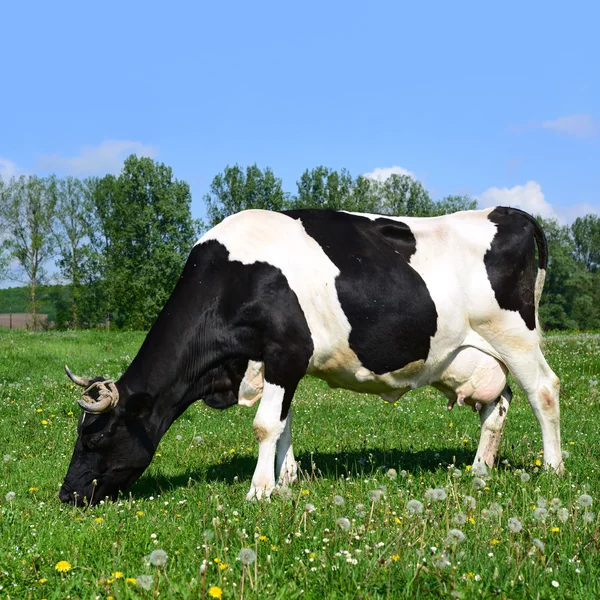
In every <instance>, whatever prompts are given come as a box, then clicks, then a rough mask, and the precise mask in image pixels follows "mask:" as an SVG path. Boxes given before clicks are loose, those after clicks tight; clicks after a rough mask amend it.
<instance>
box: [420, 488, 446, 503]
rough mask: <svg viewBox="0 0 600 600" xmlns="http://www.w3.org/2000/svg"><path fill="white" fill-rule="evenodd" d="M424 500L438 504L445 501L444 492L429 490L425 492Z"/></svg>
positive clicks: (440, 489) (439, 489) (443, 490)
mask: <svg viewBox="0 0 600 600" xmlns="http://www.w3.org/2000/svg"><path fill="white" fill-rule="evenodd" d="M425 498H426V499H427V500H431V501H433V502H440V501H442V500H445V499H446V490H445V489H444V488H429V489H428V490H427V491H426V492H425Z"/></svg>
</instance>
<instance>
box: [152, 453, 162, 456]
mask: <svg viewBox="0 0 600 600" xmlns="http://www.w3.org/2000/svg"><path fill="white" fill-rule="evenodd" d="M154 456H162V454H161V453H160V452H157V453H156V454H155V455H154Z"/></svg>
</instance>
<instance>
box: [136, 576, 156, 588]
mask: <svg viewBox="0 0 600 600" xmlns="http://www.w3.org/2000/svg"><path fill="white" fill-rule="evenodd" d="M135 583H136V585H137V586H138V587H141V588H142V589H143V590H151V589H152V584H153V583H154V580H153V579H152V576H151V575H138V576H137V577H136V578H135Z"/></svg>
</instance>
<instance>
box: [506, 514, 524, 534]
mask: <svg viewBox="0 0 600 600" xmlns="http://www.w3.org/2000/svg"><path fill="white" fill-rule="evenodd" d="M508 529H509V531H511V532H512V533H519V532H520V531H521V530H522V529H523V524H522V523H521V521H519V519H517V517H511V518H510V519H509V520H508Z"/></svg>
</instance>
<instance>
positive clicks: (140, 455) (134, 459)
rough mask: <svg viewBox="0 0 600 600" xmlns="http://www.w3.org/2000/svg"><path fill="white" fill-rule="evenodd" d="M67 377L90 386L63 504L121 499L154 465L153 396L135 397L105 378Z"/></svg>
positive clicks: (86, 390)
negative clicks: (119, 495)
mask: <svg viewBox="0 0 600 600" xmlns="http://www.w3.org/2000/svg"><path fill="white" fill-rule="evenodd" d="M65 370H66V372H67V375H68V376H69V377H70V379H71V380H72V381H73V382H75V383H76V384H78V385H80V386H82V387H84V391H83V393H82V395H81V398H79V399H78V401H77V402H78V404H79V405H80V406H81V408H82V409H83V411H82V413H81V416H80V418H79V423H78V425H77V441H76V443H75V450H74V451H73V457H72V459H71V464H70V465H69V470H68V471H67V475H66V477H65V480H64V483H63V486H62V488H61V490H60V492H59V494H58V497H59V498H60V499H61V500H62V501H63V502H74V503H77V504H83V503H84V502H88V503H90V504H96V503H97V502H99V501H100V500H103V499H104V498H106V497H109V498H111V499H114V498H116V496H117V494H118V493H119V490H124V489H126V488H127V487H129V486H130V485H131V484H132V483H133V482H134V481H136V479H138V477H139V476H140V475H141V474H142V473H143V472H144V470H145V469H146V467H147V466H148V465H149V464H150V461H151V460H152V456H153V454H154V451H155V449H156V444H155V443H154V441H153V438H152V435H151V427H150V418H149V413H150V412H151V409H152V404H153V403H152V397H151V396H150V395H149V394H129V393H127V391H126V390H123V389H121V390H120V389H119V386H118V384H117V383H115V382H114V381H112V380H106V379H104V378H103V377H97V378H95V379H88V378H86V377H78V376H76V375H73V373H71V371H69V369H68V367H65Z"/></svg>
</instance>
